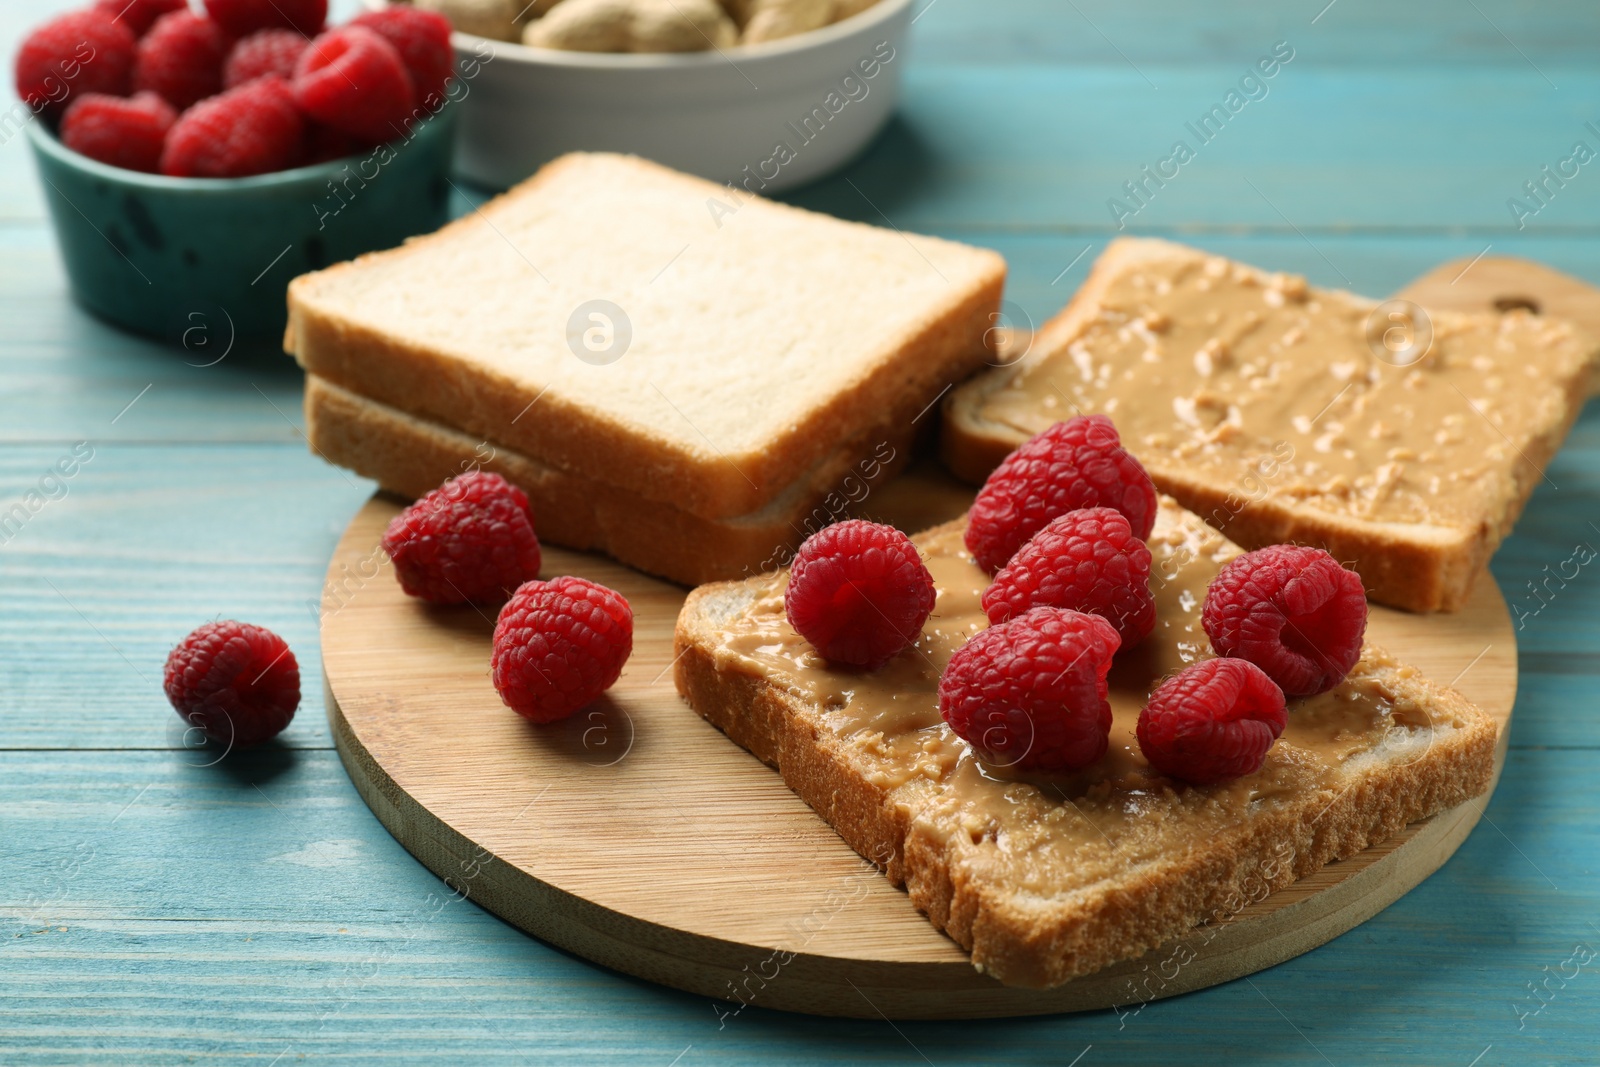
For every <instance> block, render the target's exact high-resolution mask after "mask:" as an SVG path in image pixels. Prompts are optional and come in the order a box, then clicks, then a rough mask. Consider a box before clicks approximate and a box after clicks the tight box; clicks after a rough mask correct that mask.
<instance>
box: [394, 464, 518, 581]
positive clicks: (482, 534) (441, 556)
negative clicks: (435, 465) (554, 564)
mask: <svg viewBox="0 0 1600 1067" xmlns="http://www.w3.org/2000/svg"><path fill="white" fill-rule="evenodd" d="M383 550H384V551H385V552H387V553H388V554H389V558H390V559H391V560H392V561H393V562H394V571H395V576H396V577H397V578H399V579H400V588H402V589H404V590H405V591H406V592H407V593H408V594H410V595H411V596H414V597H421V598H422V599H423V600H429V601H432V602H433V603H435V604H464V603H467V602H469V601H473V602H478V601H488V602H494V603H499V602H500V601H503V600H505V599H506V597H508V596H510V595H511V594H512V593H513V592H514V591H515V590H516V588H517V587H518V586H520V585H522V584H523V583H524V582H527V581H531V580H533V579H534V578H537V577H538V576H539V564H540V562H541V560H540V553H539V538H538V537H537V536H535V535H534V532H533V512H532V511H531V510H530V509H529V507H528V494H527V493H524V492H523V491H522V490H521V489H518V488H517V487H516V486H514V485H512V484H511V483H510V482H508V481H506V480H505V479H504V478H502V477H500V475H498V474H492V473H490V472H489V471H468V472H467V473H466V474H461V475H457V476H456V477H454V478H451V479H450V480H449V481H447V482H445V483H444V484H443V485H441V486H440V487H439V488H437V489H435V490H434V491H433V492H431V493H429V494H428V495H427V496H425V497H423V498H422V499H421V500H418V501H417V502H416V503H414V504H412V505H411V506H410V507H408V508H406V509H405V510H404V511H402V512H401V513H400V514H398V515H396V516H395V517H394V519H393V520H391V521H390V523H389V528H388V529H387V530H385V531H384V533H383Z"/></svg>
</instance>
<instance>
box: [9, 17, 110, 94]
mask: <svg viewBox="0 0 1600 1067" xmlns="http://www.w3.org/2000/svg"><path fill="white" fill-rule="evenodd" d="M135 47H136V42H135V40H134V37H133V31H132V30H130V29H128V27H126V26H124V25H122V23H120V22H115V21H113V20H112V19H111V17H110V16H108V15H106V14H105V13H104V12H102V11H97V10H95V9H93V8H91V9H89V10H88V11H72V12H68V13H67V14H65V15H62V16H60V17H58V18H54V19H51V20H50V21H49V22H47V23H45V24H44V25H43V26H40V27H39V28H38V29H36V30H34V31H33V32H32V33H30V34H28V36H27V39H26V40H24V41H23V42H22V47H21V48H20V49H18V50H17V72H16V73H17V95H18V96H20V97H21V98H22V99H23V100H24V101H26V102H27V104H28V106H29V107H30V108H32V109H33V110H34V111H35V112H38V113H41V114H44V115H47V116H51V117H54V116H56V115H59V114H60V113H61V112H62V110H63V109H65V107H66V106H67V100H68V98H69V97H71V96H72V95H74V94H76V93H107V94H109V95H111V96H126V95H127V92H128V86H129V84H130V81H131V79H132V74H133V54H134V49H135Z"/></svg>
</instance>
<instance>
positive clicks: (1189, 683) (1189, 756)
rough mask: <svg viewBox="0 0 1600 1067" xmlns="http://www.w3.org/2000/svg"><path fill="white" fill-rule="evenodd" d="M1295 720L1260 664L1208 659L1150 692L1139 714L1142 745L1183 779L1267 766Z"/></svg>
mask: <svg viewBox="0 0 1600 1067" xmlns="http://www.w3.org/2000/svg"><path fill="white" fill-rule="evenodd" d="M1288 721H1289V717H1288V714H1287V713H1286V712H1285V711H1284V704H1283V690H1281V689H1279V688H1278V687H1277V685H1276V684H1274V683H1273V681H1272V679H1271V678H1268V677H1267V675H1266V673H1265V672H1264V671H1262V670H1261V668H1260V667H1257V666H1256V665H1255V664H1254V663H1251V662H1249V661H1248V660H1242V659H1207V660H1201V661H1200V662H1199V663H1195V664H1191V665H1190V666H1188V667H1185V668H1184V669H1183V670H1181V671H1179V672H1178V673H1177V674H1175V675H1173V676H1172V677H1171V678H1168V679H1167V680H1166V681H1164V682H1162V683H1161V685H1160V686H1159V687H1158V688H1157V689H1156V691H1155V692H1154V693H1152V694H1150V701H1149V703H1147V704H1146V705H1145V706H1144V710H1143V711H1141V712H1139V727H1138V731H1137V732H1138V737H1139V751H1141V752H1143V753H1144V758H1145V759H1147V760H1149V761H1150V766H1152V767H1154V768H1155V769H1156V770H1158V771H1160V772H1161V773H1162V774H1165V775H1167V776H1169V777H1172V778H1177V779H1179V780H1180V781H1184V782H1189V783H1190V784H1192V785H1211V784H1213V783H1215V782H1226V781H1228V780H1230V779H1233V778H1239V777H1242V776H1244V775H1246V774H1254V773H1255V772H1256V771H1258V770H1260V769H1261V764H1262V761H1264V760H1265V759H1266V758H1267V749H1269V748H1271V747H1272V743H1273V742H1274V741H1276V740H1277V739H1278V736H1279V735H1280V734H1282V733H1283V728H1284V726H1286V725H1287V724H1288Z"/></svg>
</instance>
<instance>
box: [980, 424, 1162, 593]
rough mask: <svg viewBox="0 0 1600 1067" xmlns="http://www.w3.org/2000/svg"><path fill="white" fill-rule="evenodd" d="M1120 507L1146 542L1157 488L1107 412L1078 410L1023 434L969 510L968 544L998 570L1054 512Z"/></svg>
mask: <svg viewBox="0 0 1600 1067" xmlns="http://www.w3.org/2000/svg"><path fill="white" fill-rule="evenodd" d="M1092 507H1107V508H1116V509H1117V510H1118V511H1120V512H1122V514H1123V515H1125V516H1127V518H1128V524H1129V525H1130V526H1131V527H1133V533H1134V536H1135V537H1137V538H1139V540H1141V541H1143V540H1144V539H1145V538H1147V537H1149V536H1150V528H1151V527H1152V526H1154V525H1155V521H1156V487H1155V485H1154V484H1152V483H1151V481H1150V475H1148V474H1146V473H1145V470H1144V468H1143V467H1142V466H1140V465H1139V461H1138V460H1136V459H1134V458H1133V457H1132V456H1130V455H1129V454H1128V453H1127V451H1125V450H1124V449H1123V447H1122V442H1121V441H1120V440H1119V439H1118V438H1117V430H1116V427H1114V426H1112V425H1111V420H1110V419H1108V418H1106V417H1105V416H1104V415H1079V416H1077V417H1076V418H1071V419H1068V420H1067V421H1066V422H1058V423H1056V424H1055V425H1054V426H1052V427H1050V428H1049V429H1048V430H1045V431H1044V432H1043V433H1040V434H1036V435H1035V436H1034V437H1032V438H1030V439H1029V440H1027V441H1024V442H1023V443H1022V444H1021V445H1020V446H1019V447H1018V448H1017V450H1016V451H1015V452H1012V453H1011V454H1010V455H1009V456H1007V457H1006V458H1005V459H1004V460H1002V461H1001V463H1000V466H998V467H996V468H995V469H994V473H992V474H990V475H989V480H988V481H986V482H984V483H983V489H982V490H980V491H979V493H978V499H977V500H975V501H973V502H972V512H971V514H969V515H968V516H967V549H968V550H969V551H971V553H972V555H973V557H974V558H975V559H977V561H978V566H980V567H982V568H983V569H984V570H986V571H988V572H989V573H990V574H993V573H994V572H995V571H998V570H999V569H1000V568H1001V567H1003V566H1005V565H1006V561H1007V560H1009V559H1010V558H1011V557H1012V555H1014V554H1015V553H1016V551H1017V549H1019V548H1021V547H1022V546H1023V545H1024V544H1026V543H1027V541H1028V538H1030V537H1032V536H1033V535H1034V534H1036V533H1038V532H1039V530H1041V529H1042V528H1043V527H1044V524H1045V523H1047V522H1049V521H1050V520H1051V519H1053V518H1055V517H1056V516H1057V515H1062V514H1065V513H1066V512H1069V511H1075V510H1077V509H1078V508H1092Z"/></svg>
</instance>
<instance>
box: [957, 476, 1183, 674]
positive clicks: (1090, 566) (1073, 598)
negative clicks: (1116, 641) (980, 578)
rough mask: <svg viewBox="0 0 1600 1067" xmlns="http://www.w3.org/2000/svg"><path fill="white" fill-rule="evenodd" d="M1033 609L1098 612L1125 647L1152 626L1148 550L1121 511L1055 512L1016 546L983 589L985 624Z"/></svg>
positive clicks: (1101, 509) (1153, 603)
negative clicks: (1041, 526) (1134, 533)
mask: <svg viewBox="0 0 1600 1067" xmlns="http://www.w3.org/2000/svg"><path fill="white" fill-rule="evenodd" d="M1038 607H1052V608H1071V609H1072V610H1074V611H1084V612H1088V613H1090V614H1092V615H1099V616H1100V617H1101V618H1103V619H1105V620H1106V621H1107V622H1109V623H1111V625H1113V626H1115V627H1116V628H1117V634H1118V635H1119V636H1120V637H1121V638H1122V647H1123V648H1131V647H1132V646H1134V645H1136V644H1138V643H1139V642H1140V641H1142V640H1144V638H1145V637H1146V636H1148V635H1149V633H1150V631H1151V630H1153V629H1155V625H1156V600H1155V597H1154V596H1152V595H1151V593H1150V550H1149V549H1148V548H1146V547H1145V543H1144V542H1143V541H1141V540H1140V539H1139V538H1137V537H1135V536H1134V535H1133V527H1131V526H1129V525H1128V520H1127V519H1126V518H1124V517H1123V514H1122V513H1121V512H1120V511H1116V510H1113V509H1112V508H1080V509H1079V510H1077V511H1069V512H1067V513H1066V514H1065V515H1057V516H1056V517H1055V518H1053V519H1051V520H1050V522H1049V523H1048V524H1047V525H1046V526H1045V527H1044V529H1042V530H1040V531H1039V532H1038V533H1036V534H1034V535H1033V538H1032V539H1031V540H1029V541H1028V543H1027V544H1025V545H1023V546H1022V547H1021V548H1020V549H1018V550H1017V553H1016V555H1014V556H1012V557H1011V562H1009V563H1007V564H1006V565H1005V566H1004V567H1002V568H1000V573H999V574H997V575H995V579H994V582H993V583H992V584H991V585H990V586H989V588H988V589H985V590H984V592H983V610H984V613H985V614H986V615H988V616H989V621H990V622H991V623H997V622H1004V621H1005V620H1007V619H1010V618H1013V617H1015V616H1018V615H1021V614H1023V613H1024V612H1027V611H1029V610H1031V609H1033V608H1038Z"/></svg>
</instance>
